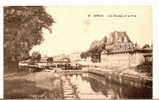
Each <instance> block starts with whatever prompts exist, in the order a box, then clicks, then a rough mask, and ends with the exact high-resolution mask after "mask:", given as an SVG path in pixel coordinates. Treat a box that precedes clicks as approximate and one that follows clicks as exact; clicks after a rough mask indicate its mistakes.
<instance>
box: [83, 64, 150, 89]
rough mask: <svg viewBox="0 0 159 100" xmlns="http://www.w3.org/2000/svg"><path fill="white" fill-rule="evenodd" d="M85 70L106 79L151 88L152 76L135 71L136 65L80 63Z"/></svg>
mask: <svg viewBox="0 0 159 100" xmlns="http://www.w3.org/2000/svg"><path fill="white" fill-rule="evenodd" d="M81 65H82V66H87V67H88V68H87V72H89V73H93V74H96V75H101V76H103V77H104V78H105V79H106V80H108V81H113V82H116V83H118V84H123V85H131V86H134V87H145V88H152V76H150V75H149V73H141V72H138V71H136V67H134V66H132V67H126V66H125V67H120V66H104V64H100V63H87V64H81Z"/></svg>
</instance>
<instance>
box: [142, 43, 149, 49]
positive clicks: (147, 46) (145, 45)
mask: <svg viewBox="0 0 159 100" xmlns="http://www.w3.org/2000/svg"><path fill="white" fill-rule="evenodd" d="M142 48H143V49H146V48H150V45H149V44H144V46H143V47H142Z"/></svg>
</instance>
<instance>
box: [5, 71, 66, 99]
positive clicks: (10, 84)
mask: <svg viewBox="0 0 159 100" xmlns="http://www.w3.org/2000/svg"><path fill="white" fill-rule="evenodd" d="M24 73H25V74H24ZM4 98H5V99H26V98H27V99H28V98H32V99H62V98H63V91H62V87H61V81H60V76H59V75H55V74H54V73H52V72H37V73H29V72H28V73H26V72H16V73H12V74H9V73H7V74H5V76H4Z"/></svg>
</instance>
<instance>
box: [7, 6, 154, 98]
mask: <svg viewBox="0 0 159 100" xmlns="http://www.w3.org/2000/svg"><path fill="white" fill-rule="evenodd" d="M152 18H153V16H152V7H151V6H4V99H65V100H67V99H81V100H83V99H84V100H87V99H88V100H93V99H102V100H103V99H152V83H153V77H152V74H153V73H152V69H153V65H152V62H153V59H152V58H153V50H152V49H153V39H152V37H153V31H152V29H153V23H152Z"/></svg>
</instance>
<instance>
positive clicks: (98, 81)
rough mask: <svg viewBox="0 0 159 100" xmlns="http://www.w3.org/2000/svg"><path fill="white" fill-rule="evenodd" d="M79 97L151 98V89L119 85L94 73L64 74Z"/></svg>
mask: <svg viewBox="0 0 159 100" xmlns="http://www.w3.org/2000/svg"><path fill="white" fill-rule="evenodd" d="M66 77H67V78H68V79H69V80H70V82H71V83H72V85H73V86H75V87H76V93H77V95H78V97H79V98H80V99H97V98H98V99H120V98H128V99H132V98H133V99H136V98H138V99H140V98H142V99H144V98H152V89H146V88H135V87H130V86H121V85H119V84H115V83H110V82H107V81H105V80H104V78H103V77H101V76H97V75H94V74H89V73H83V74H82V75H66Z"/></svg>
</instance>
